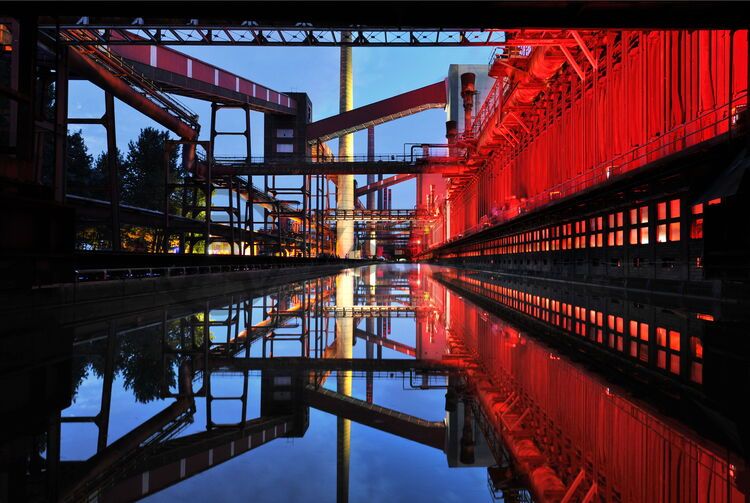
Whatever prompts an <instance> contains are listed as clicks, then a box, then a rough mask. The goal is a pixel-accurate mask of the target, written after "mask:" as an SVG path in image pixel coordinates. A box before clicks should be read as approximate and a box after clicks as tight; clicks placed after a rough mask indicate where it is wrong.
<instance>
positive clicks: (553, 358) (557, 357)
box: [549, 353, 560, 360]
mask: <svg viewBox="0 0 750 503" xmlns="http://www.w3.org/2000/svg"><path fill="white" fill-rule="evenodd" d="M549 359H550V360H559V359H560V357H559V356H557V355H553V354H552V353H550V354H549Z"/></svg>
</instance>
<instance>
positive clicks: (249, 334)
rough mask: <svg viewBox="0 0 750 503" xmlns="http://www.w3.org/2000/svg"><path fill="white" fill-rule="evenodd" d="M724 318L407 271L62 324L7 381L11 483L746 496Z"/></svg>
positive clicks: (457, 496)
mask: <svg viewBox="0 0 750 503" xmlns="http://www.w3.org/2000/svg"><path fill="white" fill-rule="evenodd" d="M732 316H734V315H733V314H732V313H731V310H727V309H724V308H722V306H716V305H712V304H710V303H709V304H705V303H698V304H694V303H691V302H685V301H681V302H674V301H672V300H669V299H656V298H653V299H652V298H648V297H646V296H642V295H640V296H637V298H636V297H634V296H633V295H629V294H628V293H627V292H612V291H606V292H605V291H602V292H599V291H595V290H592V289H590V288H589V289H581V288H578V289H576V288H575V287H572V286H571V285H565V284H559V283H545V282H533V281H530V280H521V279H518V278H509V277H500V276H497V275H492V274H490V273H483V272H478V271H467V270H457V269H450V268H440V267H432V266H424V265H411V264H399V265H392V264H381V265H372V266H366V267H362V268H359V269H350V270H345V271H342V272H341V273H339V274H337V275H334V276H329V277H322V278H317V279H312V280H306V281H301V282H298V283H293V284H288V285H284V286H281V287H276V288H273V289H269V290H267V291H264V292H262V293H253V294H246V295H243V294H241V293H239V294H235V295H232V296H221V297H208V298H206V299H203V300H201V301H200V302H191V303H169V302H164V303H163V304H162V305H160V306H158V307H154V308H152V309H145V310H143V309H140V310H138V311H137V312H128V311H127V309H123V310H122V312H121V313H119V314H113V315H111V316H110V315H107V316H101V317H98V318H95V319H93V320H90V321H87V322H79V323H76V322H70V321H66V322H62V321H60V320H61V319H64V318H65V317H64V316H60V317H59V318H58V319H57V320H56V321H45V322H44V323H40V328H38V329H34V330H32V331H31V334H30V335H29V339H30V341H32V342H29V344H30V346H29V348H30V349H29V350H30V352H31V353H33V354H34V355H36V356H35V359H34V361H33V362H31V363H29V362H26V361H24V363H23V365H20V364H19V365H18V366H16V367H14V366H13V365H12V363H10V364H9V365H8V370H7V372H5V373H4V377H3V381H4V389H7V390H19V389H22V390H23V391H22V392H16V391H14V392H12V393H10V397H11V399H10V400H9V401H8V402H7V404H6V407H8V412H10V413H13V414H14V415H15V417H17V418H18V420H17V421H12V422H11V423H12V424H11V425H10V426H9V427H8V428H6V433H5V435H4V439H3V444H4V447H3V452H4V453H5V458H6V466H7V469H6V470H5V472H6V474H7V477H6V481H7V482H6V484H7V487H8V488H9V489H8V493H9V494H11V495H13V496H15V497H17V498H18V501H25V500H30V501H49V500H62V501H83V500H86V501H132V500H137V499H141V498H145V499H147V500H150V501H175V500H186V499H188V498H193V499H194V500H196V501H237V500H251V501H274V502H275V501H338V502H344V501H410V502H411V501H461V502H463V501H508V502H526V501H568V502H573V501H627V502H643V501H695V502H699V501H700V502H702V501H712V502H713V501H717V502H744V501H746V500H747V477H748V475H747V471H746V463H745V461H744V457H743V454H742V453H743V452H744V449H745V448H746V446H747V442H746V440H747V424H748V423H747V421H746V419H747V416H746V412H744V408H743V407H742V406H740V405H738V404H737V400H736V395H734V394H733V393H729V392H728V391H727V389H728V388H730V387H731V380H732V378H733V373H732V372H733V369H735V368H740V367H741V365H743V362H744V361H746V360H743V358H746V357H745V356H742V355H731V354H727V353H726V351H724V347H723V346H722V344H723V342H722V341H725V340H726V339H727V338H728V337H733V332H732V330H734V329H736V325H737V323H735V322H733V323H730V324H728V325H727V324H726V323H725V318H731V317H732ZM727 327H729V328H727ZM731 327H735V328H734V329H732V328H731ZM52 331H54V332H55V333H56V334H57V335H58V336H57V337H56V338H55V340H56V341H57V342H56V343H55V344H51V345H50V344H48V345H42V344H41V343H37V345H36V346H34V343H33V341H36V340H39V341H49V340H50V339H49V333H50V332H52ZM30 376H31V377H30Z"/></svg>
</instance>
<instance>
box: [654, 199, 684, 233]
mask: <svg viewBox="0 0 750 503" xmlns="http://www.w3.org/2000/svg"><path fill="white" fill-rule="evenodd" d="M656 214H657V220H658V224H657V226H656V242H657V243H666V242H668V241H669V242H672V241H679V240H680V221H679V218H680V200H679V199H672V200H671V201H662V202H660V203H658V204H657V205H656Z"/></svg>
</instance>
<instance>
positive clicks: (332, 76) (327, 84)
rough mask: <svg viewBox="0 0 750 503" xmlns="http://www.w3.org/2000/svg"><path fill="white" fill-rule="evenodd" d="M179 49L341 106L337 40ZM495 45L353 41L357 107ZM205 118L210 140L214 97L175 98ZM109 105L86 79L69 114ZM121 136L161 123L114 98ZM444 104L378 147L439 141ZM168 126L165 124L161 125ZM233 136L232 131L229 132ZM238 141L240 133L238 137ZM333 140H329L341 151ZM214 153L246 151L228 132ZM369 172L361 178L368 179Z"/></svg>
mask: <svg viewBox="0 0 750 503" xmlns="http://www.w3.org/2000/svg"><path fill="white" fill-rule="evenodd" d="M177 50H179V51H181V52H184V53H187V54H190V55H191V56H194V57H196V58H200V59H203V60H205V61H208V62H210V63H212V64H215V65H217V66H219V67H221V68H224V69H226V70H229V71H231V72H234V73H236V74H238V75H241V76H243V77H246V78H248V79H250V80H253V81H255V82H258V83H259V84H263V85H265V86H269V87H270V88H271V89H274V90H277V91H281V92H284V91H297V92H306V93H308V95H309V96H310V99H311V101H312V105H313V120H318V119H322V118H325V117H328V116H330V115H335V114H336V113H337V112H338V93H339V77H338V71H339V53H340V51H339V49H338V48H332V47H326V48H323V47H294V48H288V47H178V48H177ZM491 50H492V48H491V47H466V48H385V47H379V48H355V49H354V54H353V65H354V106H355V107H358V106H362V105H366V104H368V103H372V102H374V101H378V100H381V99H384V98H388V97H390V96H393V95H396V94H399V93H403V92H405V91H409V90H411V89H415V88H418V87H422V86H425V85H428V84H432V83H434V82H437V81H439V80H442V79H444V78H445V77H446V76H447V74H448V65H450V64H452V63H457V64H486V63H487V61H488V60H489V57H490V52H491ZM178 99H179V101H181V102H182V103H183V104H185V105H186V106H187V107H188V108H189V109H191V110H192V111H193V112H195V113H197V114H198V115H199V117H200V123H201V129H202V131H201V139H208V135H209V131H210V104H209V103H208V102H205V101H199V100H194V99H190V98H183V97H178ZM103 111H104V101H103V94H102V92H101V91H100V90H99V89H98V88H96V87H95V86H93V85H92V84H89V83H87V82H73V83H71V89H70V101H69V115H70V116H71V117H96V116H100V115H101V114H102V113H103ZM116 113H117V143H118V145H119V147H120V149H121V150H123V151H126V150H127V143H128V141H130V140H132V139H134V138H135V137H136V136H137V135H138V132H139V131H140V129H141V128H143V127H146V126H154V127H160V126H158V125H157V124H156V123H154V122H153V121H151V120H150V119H148V118H146V117H145V116H143V115H142V114H140V113H139V112H136V111H135V110H133V109H131V108H130V107H128V106H127V105H125V104H123V103H121V102H117V106H116ZM223 114H224V115H222V114H221V113H220V116H219V126H220V128H222V129H224V130H241V129H242V124H243V122H242V119H241V116H240V115H238V114H236V113H232V112H231V111H225V112H223ZM445 120H446V114H445V111H443V110H439V109H435V110H428V111H425V112H422V113H419V114H416V115H413V116H411V117H406V118H403V119H398V120H396V121H393V122H390V123H387V124H383V125H380V126H377V127H376V129H375V145H376V153H378V154H389V153H401V152H403V150H404V144H405V143H413V142H416V143H442V142H444V141H445V136H444V135H445ZM71 129H82V130H83V132H84V135H85V137H86V143H87V145H88V147H89V150H90V151H91V152H92V153H93V154H94V155H96V154H98V153H99V152H101V151H102V150H103V149H104V147H105V136H104V130H103V128H101V127H99V126H71ZM161 129H163V128H161ZM251 129H252V141H253V147H252V148H253V152H252V155H253V156H258V155H262V153H263V116H262V114H260V113H253V114H252V116H251ZM225 138H229V137H225ZM237 140H239V139H237ZM336 143H337V142H336V140H333V141H331V142H329V145H330V146H331V148H332V149H333V150H334V152H336V148H337V147H336ZM216 149H217V155H227V156H231V155H233V154H234V155H237V156H244V155H245V152H244V147H242V148H240V143H239V142H237V143H233V142H232V140H231V139H229V140H223V143H221V144H217V146H216ZM354 149H355V154H365V153H366V152H367V132H366V131H362V132H359V133H357V134H355V141H354ZM364 178H365V177H364V176H361V177H358V183H360V184H364V183H365V180H364ZM414 188H415V182H414V181H410V182H404V183H402V184H400V185H397V186H395V187H394V188H393V206H394V208H411V207H413V206H414V204H415V197H414V190H415V189H414Z"/></svg>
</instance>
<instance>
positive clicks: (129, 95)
mask: <svg viewBox="0 0 750 503" xmlns="http://www.w3.org/2000/svg"><path fill="white" fill-rule="evenodd" d="M68 58H69V61H70V65H71V67H72V68H73V69H74V70H75V71H76V72H77V73H80V74H81V75H82V76H83V77H85V78H86V79H87V80H89V81H91V82H93V83H94V84H96V85H97V86H98V87H100V88H101V89H103V90H105V91H107V92H109V93H112V94H113V95H114V96H115V97H117V99H119V100H121V101H123V102H124V103H127V104H128V105H130V106H131V107H133V108H135V109H136V110H138V111H139V112H141V113H142V114H144V115H145V116H146V117H149V118H150V119H153V120H154V121H156V122H158V123H159V124H161V125H162V126H164V127H165V128H167V129H169V130H170V131H172V132H173V133H175V134H176V135H177V136H179V137H180V138H182V139H184V140H190V141H195V140H196V139H197V138H198V132H197V131H196V130H195V129H193V128H192V127H190V126H188V125H187V124H185V123H184V122H182V121H181V120H180V119H178V118H177V117H175V116H173V115H170V114H169V113H167V112H166V111H165V110H163V109H162V108H160V107H159V106H158V105H157V104H156V103H154V102H152V101H151V100H149V99H148V98H146V97H145V96H143V95H141V94H139V93H137V92H136V91H134V90H133V88H131V87H130V86H129V85H128V84H127V83H125V82H124V81H122V80H120V79H118V78H117V77H115V76H114V75H113V74H111V73H109V72H107V71H106V70H105V69H104V68H102V67H101V66H99V65H97V64H96V63H94V62H93V61H91V60H90V59H89V58H86V57H84V56H82V55H81V54H80V53H79V52H78V51H77V50H76V49H74V48H72V47H71V48H69V49H68Z"/></svg>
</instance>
